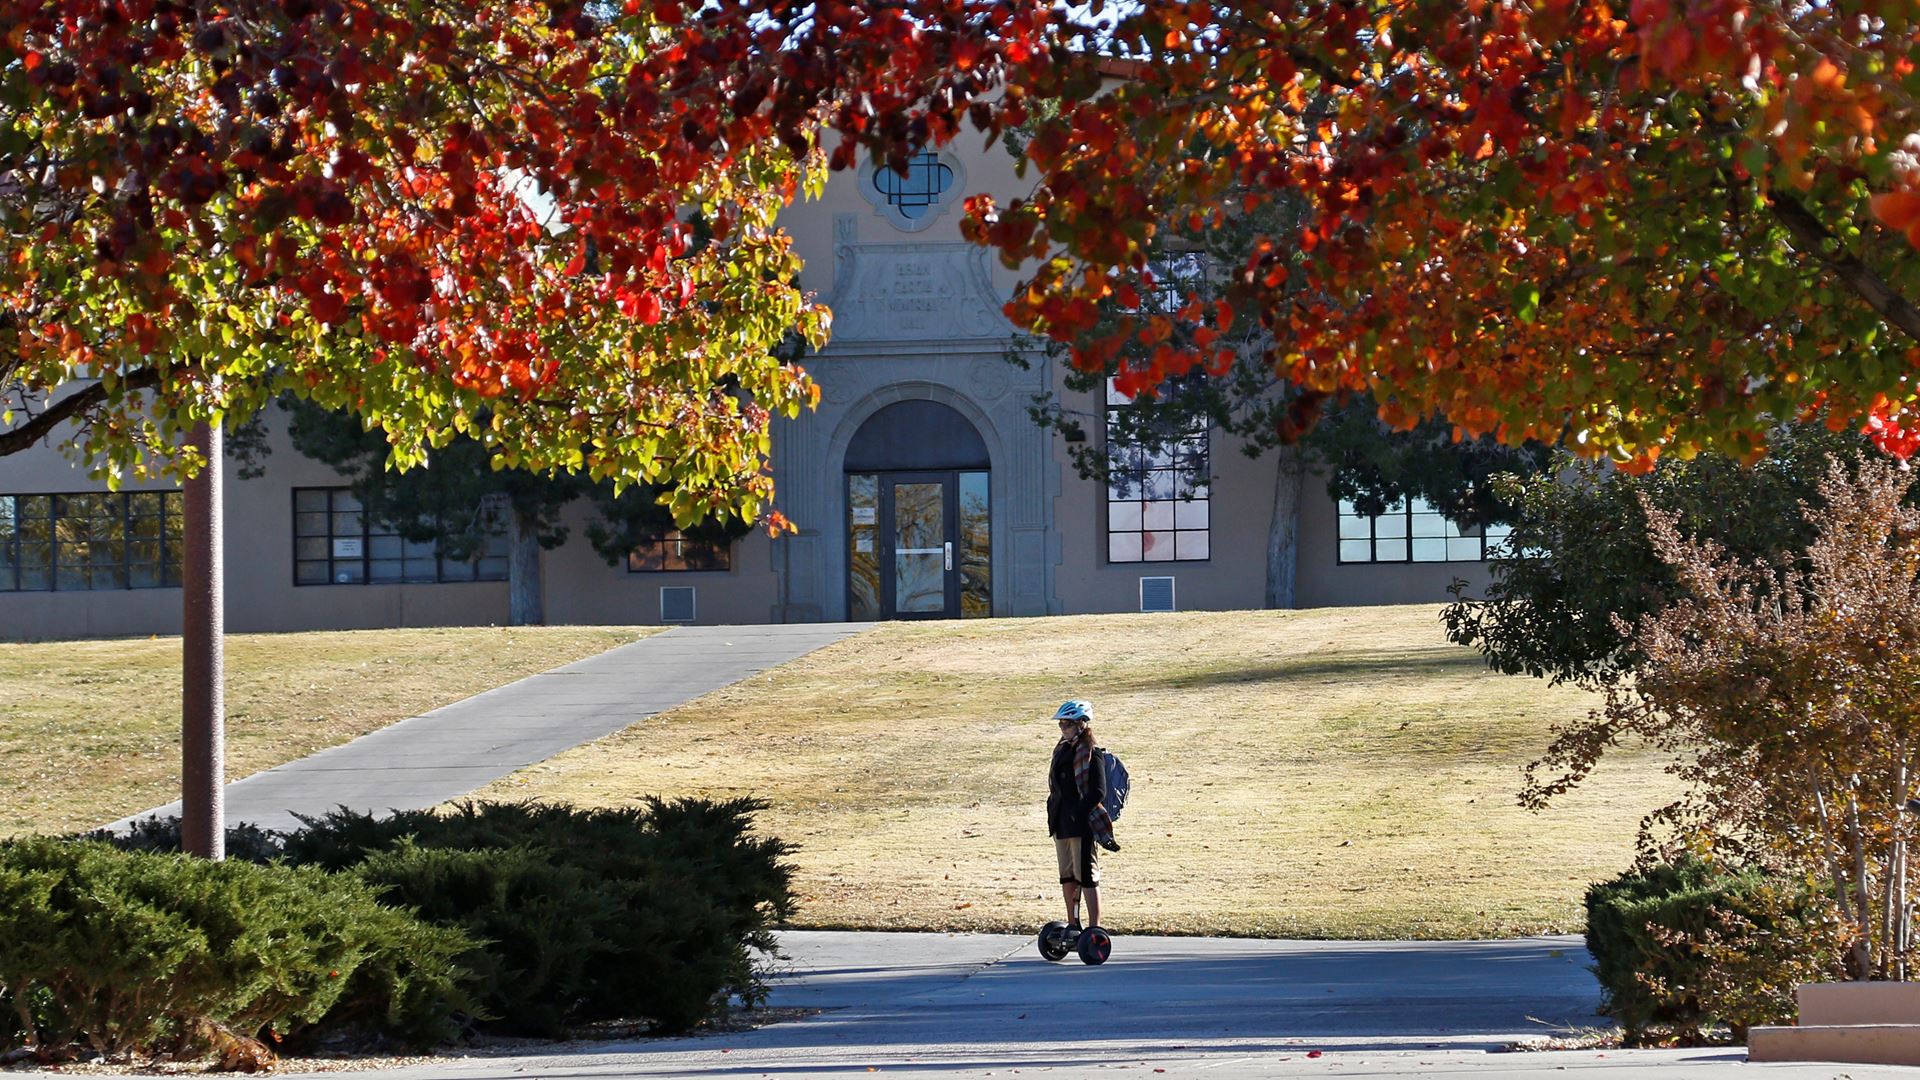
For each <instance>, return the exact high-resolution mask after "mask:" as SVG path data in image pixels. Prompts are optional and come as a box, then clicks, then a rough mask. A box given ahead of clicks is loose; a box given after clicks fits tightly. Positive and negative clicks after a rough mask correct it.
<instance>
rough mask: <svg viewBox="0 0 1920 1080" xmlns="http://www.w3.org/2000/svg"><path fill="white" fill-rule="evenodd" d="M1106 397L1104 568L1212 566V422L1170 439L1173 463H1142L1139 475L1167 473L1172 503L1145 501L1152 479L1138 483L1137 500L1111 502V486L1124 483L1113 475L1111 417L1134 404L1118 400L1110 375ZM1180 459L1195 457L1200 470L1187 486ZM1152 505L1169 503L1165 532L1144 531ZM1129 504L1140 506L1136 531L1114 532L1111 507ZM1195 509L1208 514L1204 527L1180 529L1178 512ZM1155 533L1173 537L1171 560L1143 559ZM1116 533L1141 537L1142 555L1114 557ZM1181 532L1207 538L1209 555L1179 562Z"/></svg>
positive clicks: (1102, 515) (1186, 469)
mask: <svg viewBox="0 0 1920 1080" xmlns="http://www.w3.org/2000/svg"><path fill="white" fill-rule="evenodd" d="M1105 395H1106V404H1105V408H1104V411H1103V412H1102V413H1101V439H1102V449H1103V452H1104V453H1105V454H1106V456H1107V470H1108V471H1107V481H1106V485H1105V488H1106V490H1105V492H1104V495H1103V497H1102V499H1101V510H1100V539H1101V549H1100V556H1101V560H1102V564H1103V565H1107V566H1150V565H1158V564H1177V563H1208V562H1212V561H1213V501H1214V500H1213V479H1214V478H1213V422H1212V421H1211V420H1209V419H1206V418H1204V417H1203V418H1202V419H1201V420H1200V422H1199V423H1197V424H1195V425H1194V426H1193V427H1191V428H1189V429H1188V430H1186V431H1184V432H1182V433H1181V436H1180V438H1178V439H1174V440H1172V444H1173V446H1174V450H1173V451H1172V455H1173V458H1172V461H1171V463H1169V464H1166V465H1159V464H1149V463H1144V462H1143V467H1142V470H1141V472H1142V474H1143V475H1144V476H1147V477H1151V476H1152V474H1155V473H1165V474H1167V475H1169V476H1170V477H1171V478H1172V480H1171V482H1172V485H1173V494H1172V497H1171V498H1168V499H1153V498H1149V497H1148V495H1147V487H1146V485H1147V484H1148V483H1151V480H1150V479H1149V480H1145V481H1143V482H1142V486H1141V491H1140V494H1139V495H1137V496H1133V497H1130V498H1124V499H1120V498H1115V497H1114V489H1115V485H1116V483H1121V482H1123V481H1121V480H1119V479H1118V478H1117V477H1116V473H1115V465H1114V459H1115V454H1116V450H1115V447H1114V441H1113V427H1114V416H1115V415H1116V414H1117V413H1119V412H1121V411H1122V410H1125V409H1128V408H1131V407H1132V400H1131V399H1129V398H1126V397H1125V396H1124V395H1121V394H1120V392H1119V391H1118V390H1115V389H1114V387H1113V378H1112V377H1111V376H1109V377H1108V378H1107V380H1106V386H1105ZM1196 441H1197V442H1198V443H1199V449H1198V451H1183V450H1181V449H1180V447H1182V446H1185V445H1187V444H1189V443H1193V442H1196ZM1121 452H1127V451H1125V450H1124V449H1123V450H1122V451H1121ZM1131 452H1132V453H1137V454H1145V453H1147V451H1146V450H1144V449H1142V448H1140V447H1133V448H1132V449H1131ZM1183 456H1197V457H1198V458H1199V460H1200V466H1199V470H1198V472H1199V474H1200V475H1199V476H1198V477H1197V478H1195V479H1193V481H1192V482H1191V483H1189V482H1188V479H1189V478H1190V477H1193V476H1194V471H1193V470H1192V469H1191V468H1190V466H1189V465H1188V463H1187V462H1184V461H1182V460H1181V458H1182V457H1183ZM1152 503H1170V504H1172V507H1173V510H1172V514H1173V521H1172V523H1171V524H1170V525H1169V527H1167V528H1165V529H1150V528H1148V527H1147V521H1146V518H1147V506H1148V505H1149V504H1152ZM1129 504H1131V505H1135V506H1138V507H1139V508H1140V527H1139V528H1135V529H1116V528H1114V524H1113V508H1114V507H1115V506H1126V505H1129ZM1194 504H1204V505H1205V507H1206V509H1205V510H1204V511H1203V513H1204V515H1205V523H1204V524H1202V525H1200V526H1199V527H1198V528H1192V527H1189V528H1184V529H1183V528H1181V527H1180V516H1181V513H1182V508H1183V507H1189V506H1192V505H1194ZM1159 532H1165V533H1170V534H1172V536H1173V546H1174V547H1173V557H1172V558H1170V559H1149V558H1147V554H1146V537H1147V535H1148V534H1149V533H1159ZM1116 533H1117V534H1121V535H1126V534H1132V535H1137V536H1139V537H1140V538H1141V540H1140V546H1141V551H1140V556H1139V557H1138V558H1133V559H1116V558H1114V554H1113V537H1114V536H1115V534H1116ZM1181 533H1200V534H1202V535H1203V536H1205V538H1206V550H1207V553H1206V554H1205V555H1197V556H1187V557H1184V558H1183V557H1182V556H1181V554H1180V550H1181V544H1180V534H1181Z"/></svg>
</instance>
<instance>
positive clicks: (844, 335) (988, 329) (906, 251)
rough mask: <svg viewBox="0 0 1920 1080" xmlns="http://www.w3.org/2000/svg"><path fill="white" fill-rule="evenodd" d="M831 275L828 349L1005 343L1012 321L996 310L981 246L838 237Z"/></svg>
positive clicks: (998, 306) (997, 304)
mask: <svg viewBox="0 0 1920 1080" xmlns="http://www.w3.org/2000/svg"><path fill="white" fill-rule="evenodd" d="M835 254H836V255H837V256H839V258H838V259H837V260H836V261H837V263H838V268H839V270H840V274H839V276H838V277H839V279H838V280H837V281H836V282H835V283H834V291H833V296H832V298H831V299H829V300H828V301H827V306H828V307H829V308H831V309H832V310H833V342H832V345H830V346H829V348H832V347H834V346H842V345H849V344H856V343H861V342H890V343H898V342H920V343H941V344H949V345H952V344H960V343H972V344H976V345H977V344H981V343H985V342H994V343H995V344H994V346H993V347H995V348H998V347H1000V346H1002V345H1004V344H1005V342H1006V341H1007V339H1008V337H1009V336H1010V335H1011V334H1012V333H1013V324H1012V323H1010V322H1008V321H1007V318H1006V316H1005V315H1003V314H1002V313H1001V310H1000V309H1001V306H1002V305H1001V300H1000V297H999V296H998V295H997V294H996V293H995V292H994V288H993V279H992V277H991V276H990V274H989V273H988V271H987V253H986V250H985V249H984V248H977V247H974V246H973V245H971V244H964V243H960V244H846V245H843V246H841V247H840V248H838V249H837V250H836V251H835Z"/></svg>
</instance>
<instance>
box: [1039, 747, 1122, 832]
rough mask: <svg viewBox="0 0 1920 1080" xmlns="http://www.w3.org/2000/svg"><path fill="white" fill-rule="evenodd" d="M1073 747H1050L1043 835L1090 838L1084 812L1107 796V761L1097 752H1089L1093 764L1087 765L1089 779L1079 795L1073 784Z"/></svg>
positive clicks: (1091, 830)
mask: <svg viewBox="0 0 1920 1080" xmlns="http://www.w3.org/2000/svg"><path fill="white" fill-rule="evenodd" d="M1073 747H1074V744H1072V743H1057V744H1055V745H1054V748H1053V764H1052V766H1051V767H1050V768H1048V770H1047V835H1048V836H1058V837H1061V838H1063V839H1064V838H1071V837H1075V836H1078V837H1080V838H1081V839H1083V840H1091V839H1093V826H1091V825H1089V824H1087V815H1088V814H1090V813H1092V812H1093V808H1094V807H1096V806H1098V805H1100V802H1101V800H1103V799H1105V798H1106V797H1107V763H1106V760H1105V759H1103V758H1102V757H1101V756H1100V755H1099V754H1098V753H1095V754H1094V755H1093V764H1091V765H1089V766H1087V776H1088V779H1089V780H1091V781H1092V782H1091V783H1090V784H1088V785H1087V794H1086V797H1085V798H1082V797H1081V795H1080V789H1079V788H1077V787H1075V786H1074V783H1073Z"/></svg>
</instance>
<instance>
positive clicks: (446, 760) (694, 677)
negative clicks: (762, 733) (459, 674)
mask: <svg viewBox="0 0 1920 1080" xmlns="http://www.w3.org/2000/svg"><path fill="white" fill-rule="evenodd" d="M868 625H870V624H866V623H810V624H798V625H790V626H678V627H674V628H673V629H671V630H667V631H665V632H663V633H659V634H654V635H652V636H650V637H646V638H642V639H641V640H639V641H636V642H634V643H633V644H631V645H622V646H620V647H619V648H616V649H611V650H609V651H607V652H604V653H601V654H599V655H598V656H590V657H588V658H587V659H585V660H580V661H577V662H575V663H572V664H568V665H566V666H565V667H559V668H555V669H553V670H552V671H548V672H543V673H541V674H539V675H534V676H531V677H529V678H525V679H521V680H520V681H519V682H514V683H509V684H507V685H506V686H501V687H496V688H495V689H492V690H488V691H486V692H485V693H482V694H476V695H474V696H473V697H470V698H467V699H466V700H464V701H456V702H454V703H453V704H451V705H447V706H444V707H442V708H438V709H435V710H434V711H432V712H430V713H426V714H425V715H422V716H416V717H413V718H411V719H407V720H402V721H400V722H399V723H397V724H393V725H390V726H388V727H384V728H381V729H380V730H379V731H375V732H372V733H370V734H367V735H363V736H361V737H360V738H358V739H355V740H354V741H352V742H350V743H347V744H346V745H344V746H336V747H334V748H333V749H331V750H323V751H321V752H320V753H318V754H314V755H313V756H311V757H305V758H301V759H300V760H298V761H292V762H288V763H287V764H285V765H280V766H277V767H275V768H272V769H268V770H266V771H264V772H259V773H255V774H254V775H252V776H249V777H247V778H246V779H244V780H238V781H235V782H234V783H231V784H228V785H227V821H228V822H229V823H231V824H238V823H240V822H243V821H249V822H252V823H254V824H256V825H259V826H262V827H263V828H268V829H283V830H284V829H292V828H295V827H297V826H298V824H299V822H297V821H296V820H295V819H294V817H293V815H294V814H296V813H299V814H306V815H309V816H311V815H318V814H324V813H326V812H327V811H329V810H332V809H334V808H335V807H337V806H341V805H345V806H348V807H351V808H353V809H355V810H364V811H370V812H373V813H380V812H383V811H387V810H412V809H418V808H420V807H426V806H437V805H439V804H440V803H443V802H446V801H447V800H448V799H454V798H458V797H460V796H461V795H465V794H466V793H468V792H470V791H474V790H476V789H478V788H481V787H484V786H486V785H487V784H490V783H492V782H493V781H495V780H498V779H499V778H500V777H503V776H506V775H508V774H510V773H512V772H513V771H514V770H516V769H520V768H522V767H524V766H527V765H531V764H533V763H534V762H536V761H543V760H545V759H547V758H550V757H552V756H553V755H555V754H557V753H559V752H561V751H562V750H566V749H568V748H570V747H574V746H578V745H580V744H581V743H585V742H591V741H593V740H594V739H598V738H601V737H602V736H605V735H610V734H612V733H613V732H616V731H619V730H620V729H621V728H624V727H626V726H628V725H629V724H632V723H634V722H635V721H637V720H640V719H643V718H645V717H648V716H651V715H653V714H654V713H657V712H661V711H664V710H666V709H670V708H672V707H674V706H675V705H679V704H680V703H682V702H685V701H689V700H691V699H693V698H696V697H699V696H700V695H701V694H704V693H707V692H708V691H711V690H718V689H719V688H721V687H723V686H727V685H729V684H731V683H735V682H738V681H739V680H741V679H744V678H746V677H747V676H749V675H752V674H754V673H755V672H758V671H764V670H765V669H767V668H770V667H774V666H776V665H779V664H784V663H786V662H787V661H789V660H792V659H794V658H795V657H798V656H803V655H805V654H806V653H810V652H812V651H813V650H815V649H818V648H820V647H821V646H823V645H830V644H832V643H833V642H836V641H839V640H840V639H842V638H844V637H848V636H850V635H852V634H854V633H857V632H859V631H861V630H864V629H866V628H867V627H868ZM179 813H180V804H179V803H177V802H174V803H168V804H167V805H166V806H161V807H156V808H155V809H152V810H148V811H146V812H144V813H140V814H135V815H133V817H131V818H125V819H122V820H121V821H117V822H115V823H114V825H113V826H110V827H119V826H123V825H125V824H126V823H127V822H129V821H132V820H134V819H135V818H142V817H149V816H154V815H159V816H178V814H179Z"/></svg>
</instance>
